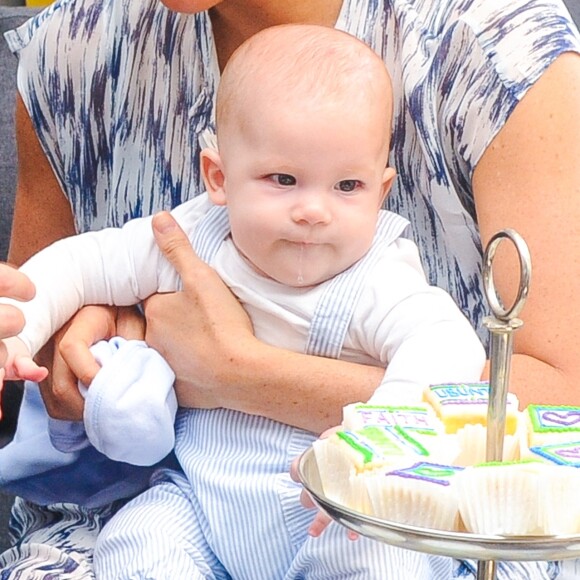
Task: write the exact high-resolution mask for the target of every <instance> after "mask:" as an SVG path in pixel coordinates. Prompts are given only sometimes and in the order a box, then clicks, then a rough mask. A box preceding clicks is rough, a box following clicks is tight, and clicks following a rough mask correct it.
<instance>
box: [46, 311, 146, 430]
mask: <svg viewBox="0 0 580 580" xmlns="http://www.w3.org/2000/svg"><path fill="white" fill-rule="evenodd" d="M144 335H145V323H144V320H143V317H142V316H141V315H140V314H139V313H138V312H137V310H136V309H135V308H116V307H111V306H86V307H85V308H83V309H82V310H80V311H79V312H78V313H77V314H76V315H75V317H74V318H72V319H71V320H70V322H69V323H68V324H67V325H66V326H65V327H64V328H62V329H61V330H60V331H59V332H58V333H57V334H56V335H55V337H54V340H53V341H52V342H51V343H49V344H48V345H47V346H46V347H45V348H44V349H43V350H42V351H41V353H40V354H39V357H38V358H39V360H40V361H41V362H42V364H44V366H47V367H48V368H49V369H52V372H51V374H50V375H49V378H48V379H47V380H46V381H43V382H42V383H41V384H40V389H41V393H42V398H43V400H44V404H45V405H46V409H47V411H48V414H49V415H50V416H51V417H53V418H55V419H67V420H70V421H80V420H81V419H82V418H83V409H84V399H83V397H82V395H81V394H80V392H79V389H78V381H79V380H80V381H81V382H82V383H83V384H85V385H90V383H91V382H92V380H93V378H94V377H95V375H96V374H97V372H98V371H99V369H100V367H99V365H98V364H97V362H96V360H95V358H94V356H93V355H92V354H91V352H90V350H89V349H90V347H91V346H92V345H93V344H95V343H96V342H98V341H99V340H106V339H109V338H111V337H113V336H122V337H123V338H126V339H138V340H143V338H144ZM52 345H57V346H56V348H54V350H53V348H52Z"/></svg>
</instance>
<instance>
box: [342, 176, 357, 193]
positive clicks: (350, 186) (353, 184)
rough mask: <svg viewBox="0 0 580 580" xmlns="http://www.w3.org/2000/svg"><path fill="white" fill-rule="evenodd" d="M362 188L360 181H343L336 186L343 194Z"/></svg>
mask: <svg viewBox="0 0 580 580" xmlns="http://www.w3.org/2000/svg"><path fill="white" fill-rule="evenodd" d="M360 186H361V182H360V181H359V180H358V179H343V180H342V181H339V182H338V183H337V184H336V188H337V189H338V190H340V191H342V192H343V193H351V192H353V191H354V190H355V189H358V188H359V187H360Z"/></svg>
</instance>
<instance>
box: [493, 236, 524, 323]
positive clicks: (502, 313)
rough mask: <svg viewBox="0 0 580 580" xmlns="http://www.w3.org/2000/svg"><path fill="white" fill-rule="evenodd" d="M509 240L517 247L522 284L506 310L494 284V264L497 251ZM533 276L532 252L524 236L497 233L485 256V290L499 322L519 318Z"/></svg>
mask: <svg viewBox="0 0 580 580" xmlns="http://www.w3.org/2000/svg"><path fill="white" fill-rule="evenodd" d="M506 238H507V239H509V240H511V241H512V243H513V244H514V245H515V247H516V251H517V253H518V258H519V261H520V283H519V288H518V294H517V296H516V299H515V301H514V303H513V305H512V306H511V308H507V309H506V308H504V306H503V304H502V302H501V300H500V298H499V296H498V294H497V290H496V289H495V285H494V283H493V271H492V263H493V258H494V256H495V251H496V249H497V247H498V246H499V244H500V243H501V242H502V240H504V239H506ZM531 275H532V260H531V258H530V251H529V249H528V246H527V244H526V242H525V241H524V239H523V238H522V236H520V234H518V232H516V231H515V230H512V229H505V230H501V231H499V232H497V233H496V234H495V235H494V236H493V237H492V238H491V240H490V241H489V244H488V245H487V248H486V249H485V253H484V255H483V289H484V292H485V296H486V298H487V302H488V304H489V306H490V308H491V312H492V314H493V315H494V316H495V317H496V318H497V319H499V320H501V321H504V322H507V321H509V320H511V319H512V318H517V316H518V315H519V313H520V312H521V311H522V308H523V307H524V304H525V302H526V298H527V297H528V291H529V287H530V278H531Z"/></svg>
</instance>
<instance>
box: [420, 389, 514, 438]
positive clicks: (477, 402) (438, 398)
mask: <svg viewBox="0 0 580 580" xmlns="http://www.w3.org/2000/svg"><path fill="white" fill-rule="evenodd" d="M424 398H425V400H427V401H428V402H430V403H431V404H432V405H433V408H434V409H435V411H436V412H437V414H438V415H439V418H440V419H441V420H442V421H443V424H444V425H445V431H446V432H447V433H456V432H457V431H458V430H459V429H461V428H462V427H463V426H465V425H466V424H468V423H471V424H479V425H483V426H485V425H487V407H488V401H489V383H488V382H487V381H481V382H477V383H444V384H440V385H431V386H430V387H429V388H428V389H426V390H425V393H424ZM517 410H518V399H517V397H516V396H515V395H514V394H513V393H508V395H507V408H506V435H513V434H514V433H515V431H516V428H517Z"/></svg>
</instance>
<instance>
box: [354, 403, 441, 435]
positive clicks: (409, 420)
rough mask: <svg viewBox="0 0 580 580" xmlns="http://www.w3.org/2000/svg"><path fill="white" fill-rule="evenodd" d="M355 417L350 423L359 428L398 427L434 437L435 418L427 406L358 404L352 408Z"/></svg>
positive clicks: (435, 432) (435, 431)
mask: <svg viewBox="0 0 580 580" xmlns="http://www.w3.org/2000/svg"><path fill="white" fill-rule="evenodd" d="M352 410H353V411H354V413H355V417H353V418H351V420H350V422H353V423H356V424H357V425H360V426H361V427H363V426H367V425H381V426H385V427H396V426H400V427H402V428H405V429H409V430H411V431H414V432H418V433H421V434H424V435H436V434H437V428H436V425H435V422H434V419H435V417H434V416H433V415H432V413H431V412H430V410H429V408H428V407H427V406H390V405H367V404H364V403H359V404H356V405H354V406H353V408H352Z"/></svg>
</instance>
